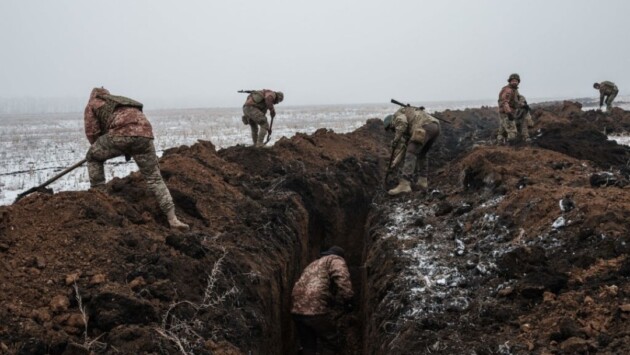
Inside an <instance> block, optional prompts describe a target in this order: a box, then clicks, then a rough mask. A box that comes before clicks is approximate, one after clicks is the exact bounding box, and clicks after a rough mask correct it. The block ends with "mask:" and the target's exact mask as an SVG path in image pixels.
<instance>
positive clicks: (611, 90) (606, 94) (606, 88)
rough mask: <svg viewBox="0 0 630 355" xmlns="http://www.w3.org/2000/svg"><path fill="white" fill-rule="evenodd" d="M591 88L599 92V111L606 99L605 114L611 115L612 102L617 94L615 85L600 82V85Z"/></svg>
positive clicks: (617, 90) (596, 84)
mask: <svg viewBox="0 0 630 355" xmlns="http://www.w3.org/2000/svg"><path fill="white" fill-rule="evenodd" d="M593 88H595V89H597V90H599V109H600V110H601V109H602V106H603V105H604V98H606V113H611V111H612V103H613V100H615V97H617V94H618V93H619V89H618V88H617V85H615V83H613V82H610V81H602V82H601V83H595V84H593Z"/></svg>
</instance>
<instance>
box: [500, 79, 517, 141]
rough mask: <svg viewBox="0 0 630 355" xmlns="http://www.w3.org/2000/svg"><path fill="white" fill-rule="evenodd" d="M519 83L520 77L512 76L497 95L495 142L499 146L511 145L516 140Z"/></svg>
mask: <svg viewBox="0 0 630 355" xmlns="http://www.w3.org/2000/svg"><path fill="white" fill-rule="evenodd" d="M520 83H521V77H520V76H519V75H518V74H512V75H510V77H509V78H508V85H506V86H504V87H503V88H502V89H501V92H500V93H499V133H498V134H497V142H498V143H499V144H503V143H505V137H506V136H507V142H508V143H513V142H514V141H515V140H516V135H517V128H516V122H515V119H516V109H518V108H519V103H518V97H519V96H520V94H519V92H518V85H519V84H520Z"/></svg>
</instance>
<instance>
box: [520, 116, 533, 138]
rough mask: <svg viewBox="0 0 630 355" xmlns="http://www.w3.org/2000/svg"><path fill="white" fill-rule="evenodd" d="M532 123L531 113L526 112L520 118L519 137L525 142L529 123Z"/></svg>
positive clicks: (527, 136)
mask: <svg viewBox="0 0 630 355" xmlns="http://www.w3.org/2000/svg"><path fill="white" fill-rule="evenodd" d="M530 124H533V121H532V115H530V114H529V112H527V113H526V114H525V115H524V116H523V119H522V120H521V137H522V138H523V140H524V141H525V142H529V125H530Z"/></svg>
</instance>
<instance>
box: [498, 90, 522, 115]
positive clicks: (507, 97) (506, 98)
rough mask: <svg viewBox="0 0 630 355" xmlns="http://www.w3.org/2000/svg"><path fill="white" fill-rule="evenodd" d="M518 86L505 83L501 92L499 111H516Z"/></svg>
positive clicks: (505, 112)
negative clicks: (514, 86)
mask: <svg viewBox="0 0 630 355" xmlns="http://www.w3.org/2000/svg"><path fill="white" fill-rule="evenodd" d="M519 96H520V94H519V93H518V88H516V89H515V88H513V87H511V86H510V85H505V86H504V87H503V88H502V89H501V92H499V113H504V114H508V113H514V111H515V110H516V109H517V108H518V97H519Z"/></svg>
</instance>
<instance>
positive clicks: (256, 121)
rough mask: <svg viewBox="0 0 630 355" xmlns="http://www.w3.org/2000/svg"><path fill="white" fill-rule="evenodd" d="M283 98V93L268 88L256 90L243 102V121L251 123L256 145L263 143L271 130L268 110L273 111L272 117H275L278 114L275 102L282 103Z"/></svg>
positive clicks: (253, 139)
mask: <svg viewBox="0 0 630 355" xmlns="http://www.w3.org/2000/svg"><path fill="white" fill-rule="evenodd" d="M283 98H284V95H283V94H282V93H280V92H275V91H271V90H267V89H263V90H258V91H254V92H252V93H251V94H249V95H248V96H247V100H245V104H243V114H244V116H243V122H244V123H245V124H249V126H250V128H251V130H252V141H253V143H254V145H255V146H262V145H263V143H264V141H265V135H266V134H267V132H268V131H269V123H268V122H267V116H266V114H267V110H269V112H270V113H271V118H274V117H275V116H276V110H275V108H274V104H278V103H280V102H281V101H282V100H283Z"/></svg>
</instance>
